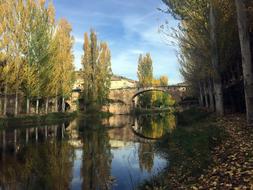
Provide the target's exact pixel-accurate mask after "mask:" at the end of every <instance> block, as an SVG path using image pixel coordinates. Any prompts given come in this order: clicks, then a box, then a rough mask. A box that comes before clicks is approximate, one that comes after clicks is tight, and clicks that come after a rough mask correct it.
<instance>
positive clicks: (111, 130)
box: [0, 114, 176, 190]
mask: <svg viewBox="0 0 253 190" xmlns="http://www.w3.org/2000/svg"><path fill="white" fill-rule="evenodd" d="M175 126H176V122H175V117H174V116H173V115H171V114H158V115H143V116H139V117H132V116H124V115H121V116H120V115H118V116H112V117H110V118H106V119H98V118H97V117H95V116H93V117H89V118H76V119H75V120H73V121H71V122H66V123H59V124H58V125H53V126H52V125H51V126H50V125H47V126H30V127H26V128H25V127H21V126H14V127H13V126H11V127H7V128H5V130H1V131H0V150H1V160H0V161H1V163H0V189H10V190H12V189H36V190H39V189H52V190H55V189H72V190H78V189H83V190H86V189H87V190H89V189H91V190H97V189H115V190H125V189H126V190H128V189H136V188H137V187H138V185H139V184H141V183H142V182H144V181H145V180H149V179H150V178H151V177H152V176H153V175H155V174H157V172H159V171H161V170H162V169H163V168H165V167H166V166H167V165H168V164H169V163H167V161H166V160H165V159H164V158H163V157H162V155H159V153H158V152H157V151H156V150H155V142H156V141H157V140H159V139H160V138H161V137H162V136H163V135H164V134H166V133H168V132H169V133H170V132H172V131H173V129H174V128H175Z"/></svg>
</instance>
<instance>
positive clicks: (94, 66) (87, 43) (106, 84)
mask: <svg viewBox="0 0 253 190" xmlns="http://www.w3.org/2000/svg"><path fill="white" fill-rule="evenodd" d="M83 50H84V55H83V57H82V65H83V71H82V75H83V78H84V91H83V99H84V104H86V105H87V104H90V105H93V104H97V105H103V104H104V103H105V102H106V100H107V96H108V92H109V88H110V81H111V75H112V71H111V53H110V49H109V47H108V45H107V44H106V43H105V42H98V39H97V35H96V33H95V31H93V30H91V32H90V37H89V36H88V33H85V34H84V45H83Z"/></svg>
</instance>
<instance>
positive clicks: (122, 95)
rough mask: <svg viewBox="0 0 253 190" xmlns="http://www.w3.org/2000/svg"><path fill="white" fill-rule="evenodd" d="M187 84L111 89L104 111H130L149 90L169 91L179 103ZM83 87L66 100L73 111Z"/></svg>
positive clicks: (75, 108)
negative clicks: (141, 95)
mask: <svg viewBox="0 0 253 190" xmlns="http://www.w3.org/2000/svg"><path fill="white" fill-rule="evenodd" d="M187 88H188V86H187V85H169V86H152V87H146V88H137V87H128V88H114V89H110V93H109V97H108V98H109V99H110V103H109V104H108V105H107V106H104V107H103V111H109V112H111V113H114V114H127V113H130V112H131V111H132V110H133V108H134V107H135V104H136V101H137V98H136V97H138V95H140V94H142V93H144V92H149V91H162V92H165V93H168V94H170V95H171V96H172V98H173V99H174V100H175V101H176V102H177V103H179V102H180V101H181V100H183V99H184V98H185V97H186V91H187ZM80 92H81V89H73V92H72V96H71V97H70V98H69V99H68V100H67V101H66V103H68V105H69V106H70V110H71V111H75V110H77V105H78V99H79V96H80Z"/></svg>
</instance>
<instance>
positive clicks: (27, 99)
mask: <svg viewBox="0 0 253 190" xmlns="http://www.w3.org/2000/svg"><path fill="white" fill-rule="evenodd" d="M26 114H30V99H29V97H26Z"/></svg>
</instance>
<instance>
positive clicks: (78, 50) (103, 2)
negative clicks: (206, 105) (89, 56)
mask: <svg viewBox="0 0 253 190" xmlns="http://www.w3.org/2000/svg"><path fill="white" fill-rule="evenodd" d="M53 2H54V5H55V8H56V17H57V18H58V19H59V18H66V19H67V20H68V21H69V22H70V23H71V25H72V28H73V35H74V37H75V45H74V55H75V67H76V69H79V68H81V56H82V54H83V50H82V44H83V36H84V32H86V31H89V30H90V28H93V29H95V30H96V32H97V33H98V37H99V39H100V40H102V41H107V42H108V44H109V47H110V49H111V53H112V70H113V73H114V74H117V75H122V76H125V77H128V78H131V79H137V74H136V73H137V65H138V63H137V61H138V57H139V54H140V53H146V52H150V53H151V56H152V58H153V69H154V76H155V77H159V76H161V75H167V76H168V77H169V82H170V83H171V84H172V83H177V82H181V81H182V77H181V76H180V74H179V70H178V68H179V65H178V63H177V57H176V48H177V47H176V46H172V45H168V44H167V43H166V40H164V37H162V36H161V34H159V33H158V28H159V26H160V25H161V24H163V23H164V22H165V21H166V20H167V21H168V23H169V25H170V26H171V27H176V26H177V24H178V23H177V21H176V20H174V19H173V18H172V17H171V16H170V15H166V14H164V13H162V12H160V11H158V10H157V8H164V9H165V6H164V5H163V3H162V1H161V0H54V1H53Z"/></svg>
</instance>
